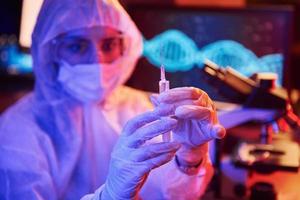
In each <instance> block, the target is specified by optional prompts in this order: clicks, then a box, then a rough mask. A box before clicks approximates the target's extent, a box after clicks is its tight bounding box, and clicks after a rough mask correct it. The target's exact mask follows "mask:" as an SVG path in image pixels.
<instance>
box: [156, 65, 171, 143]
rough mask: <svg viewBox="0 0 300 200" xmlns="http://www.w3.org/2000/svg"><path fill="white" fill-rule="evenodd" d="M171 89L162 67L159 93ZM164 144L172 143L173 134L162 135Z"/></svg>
mask: <svg viewBox="0 0 300 200" xmlns="http://www.w3.org/2000/svg"><path fill="white" fill-rule="evenodd" d="M169 89H170V83H169V81H168V80H166V73H165V67H164V66H163V65H161V67H160V81H159V93H163V92H165V91H167V90H169ZM162 139H163V141H164V142H170V141H171V139H172V135H171V132H167V133H164V134H163V135H162Z"/></svg>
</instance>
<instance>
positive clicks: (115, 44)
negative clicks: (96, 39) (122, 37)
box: [101, 38, 120, 53]
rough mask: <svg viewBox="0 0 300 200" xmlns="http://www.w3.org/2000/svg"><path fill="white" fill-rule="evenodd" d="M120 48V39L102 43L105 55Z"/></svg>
mask: <svg viewBox="0 0 300 200" xmlns="http://www.w3.org/2000/svg"><path fill="white" fill-rule="evenodd" d="M119 47H120V41H119V39H116V38H110V39H104V40H103V41H102V42H101V51H102V52H103V53H110V52H112V51H113V50H114V49H116V48H119Z"/></svg>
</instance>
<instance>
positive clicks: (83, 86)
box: [58, 62, 120, 102]
mask: <svg viewBox="0 0 300 200" xmlns="http://www.w3.org/2000/svg"><path fill="white" fill-rule="evenodd" d="M116 64H118V62H114V63H112V64H99V63H96V64H78V65H73V66H71V65H70V64H68V63H66V62H62V64H61V65H60V68H59V72H58V81H59V82H60V83H61V84H62V86H63V89H64V90H65V91H66V92H67V93H68V94H69V95H71V96H72V97H74V98H76V99H77V100H79V101H81V102H91V101H101V100H103V99H104V97H105V96H106V95H107V94H108V93H110V92H111V91H112V90H113V89H114V88H115V87H116V84H117V82H118V79H119V76H120V72H119V70H120V68H119V67H118V66H116Z"/></svg>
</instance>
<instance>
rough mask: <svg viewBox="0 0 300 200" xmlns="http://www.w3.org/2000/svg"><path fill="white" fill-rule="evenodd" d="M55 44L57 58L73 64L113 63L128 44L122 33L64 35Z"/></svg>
mask: <svg viewBox="0 0 300 200" xmlns="http://www.w3.org/2000/svg"><path fill="white" fill-rule="evenodd" d="M55 45H56V47H55V51H56V55H57V58H58V59H63V60H65V61H70V63H73V64H82V63H93V62H100V63H112V62H113V61H115V60H116V59H118V58H119V57H121V56H122V55H123V54H124V52H125V50H126V46H127V45H126V40H125V37H124V36H123V35H122V34H118V35H114V36H109V37H107V36H106V37H102V38H88V37H82V36H65V37H64V36H62V37H60V38H58V39H56V41H55Z"/></svg>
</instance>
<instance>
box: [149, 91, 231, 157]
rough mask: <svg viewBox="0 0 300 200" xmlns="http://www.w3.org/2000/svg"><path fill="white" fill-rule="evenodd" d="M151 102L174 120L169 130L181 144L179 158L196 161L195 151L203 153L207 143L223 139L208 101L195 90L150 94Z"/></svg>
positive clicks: (204, 95) (219, 126)
mask: <svg viewBox="0 0 300 200" xmlns="http://www.w3.org/2000/svg"><path fill="white" fill-rule="evenodd" d="M151 101H152V102H153V103H154V105H155V106H156V108H159V109H160V108H164V109H166V110H169V111H168V112H169V115H175V116H176V117H177V119H178V125H177V127H176V128H175V129H174V130H173V139H174V141H178V142H180V143H181V144H183V147H182V148H181V149H180V150H179V151H178V153H179V154H180V157H181V158H185V159H186V160H188V161H190V162H196V160H197V159H198V160H199V158H196V157H197V156H198V157H199V152H205V151H207V144H206V143H207V142H208V141H210V140H212V139H215V138H217V139H220V138H223V137H224V136H225V133H226V131H225V129H224V128H223V126H221V125H220V124H219V123H218V119H217V113H216V109H215V107H214V104H213V102H212V100H211V99H210V98H209V96H208V95H207V94H206V93H205V92H204V91H202V90H200V89H198V88H194V87H181V88H174V89H171V90H169V91H166V92H163V93H162V94H159V95H152V96H151ZM197 152H198V153H197Z"/></svg>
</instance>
